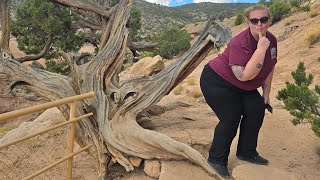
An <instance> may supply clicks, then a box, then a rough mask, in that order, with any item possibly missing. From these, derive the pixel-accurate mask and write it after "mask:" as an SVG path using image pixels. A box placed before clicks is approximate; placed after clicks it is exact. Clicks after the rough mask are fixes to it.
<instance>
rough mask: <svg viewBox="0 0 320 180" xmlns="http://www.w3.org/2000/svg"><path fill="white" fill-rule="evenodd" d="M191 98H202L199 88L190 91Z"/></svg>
mask: <svg viewBox="0 0 320 180" xmlns="http://www.w3.org/2000/svg"><path fill="white" fill-rule="evenodd" d="M191 96H192V97H194V98H200V97H202V96H203V94H202V92H201V90H200V88H194V89H193V90H192V91H191Z"/></svg>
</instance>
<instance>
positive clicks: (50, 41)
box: [15, 35, 53, 63]
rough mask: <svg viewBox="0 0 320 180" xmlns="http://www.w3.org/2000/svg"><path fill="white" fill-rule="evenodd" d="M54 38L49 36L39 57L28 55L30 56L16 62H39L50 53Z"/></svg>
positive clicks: (17, 59)
mask: <svg viewBox="0 0 320 180" xmlns="http://www.w3.org/2000/svg"><path fill="white" fill-rule="evenodd" d="M52 41H53V38H52V36H51V35H49V37H48V39H47V42H46V44H45V46H44V47H43V49H42V50H41V52H40V53H39V54H37V55H28V56H24V57H20V58H15V60H16V61H18V62H20V63H23V62H27V61H34V60H38V59H40V58H42V57H44V56H45V55H46V54H47V52H48V51H49V48H50V46H51V44H52Z"/></svg>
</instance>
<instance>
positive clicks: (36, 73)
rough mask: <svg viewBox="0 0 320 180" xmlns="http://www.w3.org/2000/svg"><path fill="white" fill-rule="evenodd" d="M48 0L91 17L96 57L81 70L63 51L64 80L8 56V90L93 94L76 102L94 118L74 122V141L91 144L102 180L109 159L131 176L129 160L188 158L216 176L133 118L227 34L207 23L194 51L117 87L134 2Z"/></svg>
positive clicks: (3, 68)
mask: <svg viewBox="0 0 320 180" xmlns="http://www.w3.org/2000/svg"><path fill="white" fill-rule="evenodd" d="M52 1H53V2H57V3H60V4H62V5H65V6H69V7H72V8H77V9H79V10H81V11H82V13H85V14H86V15H91V17H92V19H91V20H92V22H91V24H94V25H95V27H97V26H100V27H101V32H102V36H101V39H100V46H99V52H98V53H97V55H96V56H95V57H94V58H93V59H92V60H91V61H90V62H88V63H86V64H83V65H77V64H76V60H75V59H76V57H75V56H74V55H73V54H71V53H65V52H61V54H62V56H63V57H64V58H65V59H66V60H68V62H69V64H70V67H71V74H70V75H69V76H68V77H67V76H63V75H59V74H55V73H51V72H47V71H44V70H40V69H32V68H30V67H29V66H24V65H22V64H21V63H20V62H18V61H17V60H14V59H12V58H11V57H8V56H2V57H1V58H0V73H1V74H5V75H6V76H7V77H8V78H9V79H10V80H11V81H12V83H11V85H10V87H9V88H8V91H10V89H13V88H14V87H15V86H16V85H18V84H20V85H25V86H27V87H28V88H30V89H32V90H33V91H35V92H37V93H39V94H41V95H42V96H44V97H47V98H48V99H50V100H57V99H61V98H64V97H69V96H73V95H76V94H80V93H85V92H89V91H94V92H96V98H92V99H88V100H85V101H84V102H83V103H82V104H80V103H78V107H77V113H78V114H83V113H87V112H94V116H93V117H92V118H91V119H90V120H84V121H81V122H80V123H78V125H77V141H78V142H79V143H80V144H81V145H85V144H88V143H93V144H94V145H95V147H94V148H91V149H90V152H91V153H92V154H93V155H94V156H95V157H96V158H97V160H98V162H99V165H100V166H99V174H100V177H101V178H104V177H105V176H106V165H107V164H108V162H109V160H110V158H111V157H112V158H113V159H115V160H116V161H117V162H118V163H120V164H121V165H122V166H124V167H125V169H126V170H127V171H132V170H133V169H134V167H133V165H132V164H131V163H130V161H129V160H128V157H129V156H137V157H140V158H143V159H152V158H157V159H189V160H191V161H192V162H194V163H197V164H199V165H200V166H201V167H203V168H204V169H206V170H207V171H208V172H210V173H212V174H215V173H214V171H213V170H212V169H211V167H210V166H209V165H208V164H207V162H206V160H205V159H204V158H203V156H202V155H201V154H200V153H199V152H197V151H196V150H194V149H193V148H191V147H189V146H188V145H186V144H183V143H180V142H178V141H175V140H173V139H171V138H169V137H168V136H166V135H163V134H161V133H158V132H154V131H151V130H147V129H144V128H142V127H140V126H139V124H138V123H137V122H136V117H137V115H138V114H139V113H140V112H142V111H144V110H146V109H148V108H149V107H150V106H151V105H153V104H155V103H157V102H158V101H159V100H161V98H162V97H163V96H165V95H166V94H168V93H169V92H170V91H171V90H172V89H173V88H174V87H175V86H176V85H177V84H179V83H180V82H181V81H182V80H183V79H184V78H185V77H187V76H188V75H189V74H190V73H191V72H192V71H193V70H194V69H195V68H196V67H197V65H198V64H199V63H200V62H201V61H202V60H203V59H204V58H205V57H206V56H207V54H208V53H209V52H210V51H211V50H212V49H213V48H218V47H220V46H222V45H223V44H224V43H225V42H227V41H228V40H229V39H230V37H231V33H230V30H229V29H228V28H227V27H226V26H224V25H223V24H222V23H221V22H220V21H219V20H218V19H211V20H210V21H209V22H208V23H207V26H206V28H205V29H204V30H203V32H202V34H201V35H200V37H199V39H198V40H197V42H196V43H194V45H193V47H192V48H191V49H190V50H189V51H188V52H187V53H185V54H184V55H183V56H182V57H180V58H179V59H178V60H176V61H175V62H174V63H172V64H171V65H170V66H168V67H167V68H165V69H164V70H162V71H161V72H160V73H158V74H156V75H153V76H150V77H142V78H134V79H128V80H126V81H125V82H122V83H121V82H119V78H118V75H119V73H120V71H121V67H122V63H123V60H124V55H125V51H126V46H128V29H127V27H126V24H127V21H128V19H129V16H130V7H131V4H132V1H131V0H120V2H119V4H117V5H116V6H113V7H107V6H108V5H110V4H111V3H110V2H109V1H103V0H92V1H90V2H89V0H52ZM94 17H95V19H94ZM86 20H88V19H86ZM67 109H68V107H67V106H63V107H60V110H61V111H62V112H63V113H64V114H65V115H67V113H68V111H67Z"/></svg>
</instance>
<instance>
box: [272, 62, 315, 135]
mask: <svg viewBox="0 0 320 180" xmlns="http://www.w3.org/2000/svg"><path fill="white" fill-rule="evenodd" d="M305 70H306V68H305V66H304V63H303V62H300V63H299V65H298V67H297V69H296V71H293V72H292V73H291V75H292V77H293V78H294V80H295V83H294V84H293V83H290V82H288V81H286V88H284V89H281V90H280V91H279V92H278V95H277V99H278V100H282V101H283V102H284V104H285V107H286V109H287V110H288V111H289V113H290V114H291V115H293V116H294V118H293V120H292V122H293V124H294V125H297V124H300V123H305V122H307V123H311V124H312V130H313V131H314V132H315V133H316V135H318V136H319V137H320V113H319V96H320V86H319V85H316V86H315V89H314V90H311V89H309V85H310V84H311V83H312V80H313V75H312V74H309V75H307V74H306V72H305Z"/></svg>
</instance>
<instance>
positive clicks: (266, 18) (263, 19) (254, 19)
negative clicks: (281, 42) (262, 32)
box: [250, 16, 269, 24]
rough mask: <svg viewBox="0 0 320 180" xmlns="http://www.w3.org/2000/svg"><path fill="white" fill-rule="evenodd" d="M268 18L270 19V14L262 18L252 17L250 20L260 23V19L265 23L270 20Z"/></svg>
mask: <svg viewBox="0 0 320 180" xmlns="http://www.w3.org/2000/svg"><path fill="white" fill-rule="evenodd" d="M268 20H269V17H268V16H264V17H262V18H260V19H258V18H252V19H250V22H251V24H258V23H259V21H260V22H261V23H262V24H265V23H267V22H268Z"/></svg>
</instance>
